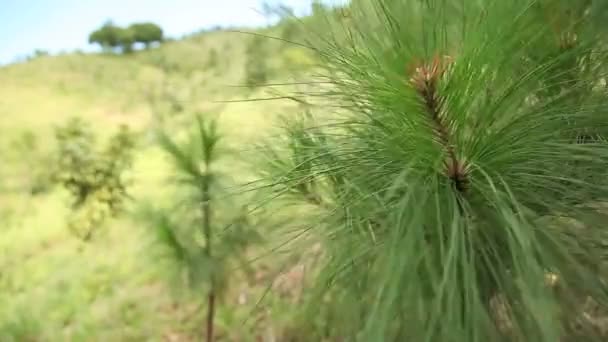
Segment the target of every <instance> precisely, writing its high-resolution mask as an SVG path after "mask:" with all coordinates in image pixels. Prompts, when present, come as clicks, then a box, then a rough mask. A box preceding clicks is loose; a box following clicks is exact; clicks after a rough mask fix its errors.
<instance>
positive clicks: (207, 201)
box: [201, 164, 215, 342]
mask: <svg viewBox="0 0 608 342" xmlns="http://www.w3.org/2000/svg"><path fill="white" fill-rule="evenodd" d="M205 172H206V174H205V176H204V177H203V179H202V184H201V190H202V193H203V203H202V211H203V234H204V235H205V253H206V254H207V257H208V258H209V259H211V257H212V253H211V251H212V250H211V242H212V241H211V194H210V189H209V188H210V184H209V183H210V179H209V164H206V170H205ZM214 272H215V270H214V269H213V268H212V269H211V276H210V278H211V282H210V289H209V294H208V303H207V330H206V333H207V342H213V326H214V324H213V323H214V318H215V274H214Z"/></svg>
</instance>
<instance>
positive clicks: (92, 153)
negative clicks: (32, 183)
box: [55, 117, 135, 240]
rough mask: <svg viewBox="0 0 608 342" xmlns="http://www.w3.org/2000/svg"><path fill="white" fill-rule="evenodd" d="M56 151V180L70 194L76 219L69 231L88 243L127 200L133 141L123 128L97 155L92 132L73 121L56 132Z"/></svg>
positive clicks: (79, 121) (82, 123) (77, 120)
mask: <svg viewBox="0 0 608 342" xmlns="http://www.w3.org/2000/svg"><path fill="white" fill-rule="evenodd" d="M56 137H57V140H58V145H59V150H58V156H57V161H56V163H55V167H56V170H55V173H56V175H55V179H56V181H57V182H58V183H59V184H61V185H62V186H63V187H65V189H66V190H67V191H68V192H69V193H70V195H71V197H72V210H74V211H75V214H76V215H75V217H74V219H73V221H72V222H70V228H71V229H72V230H73V231H74V232H75V233H77V235H79V236H81V237H82V238H83V239H84V240H89V239H90V238H91V237H92V234H93V233H94V230H95V229H96V228H99V227H100V226H101V225H102V224H103V221H104V220H105V219H106V218H107V217H112V216H115V215H116V214H117V213H118V212H119V211H120V210H121V209H122V208H123V206H124V204H123V202H124V201H125V199H126V198H127V197H128V194H127V184H126V183H125V179H124V176H123V174H124V173H125V171H126V170H127V169H128V168H129V167H130V166H131V163H132V150H133V148H134V144H135V141H134V137H133V136H132V134H131V132H129V130H128V128H127V127H126V126H121V127H120V130H119V131H118V132H117V133H116V134H115V135H113V136H112V137H111V138H110V140H109V141H108V143H107V146H106V147H105V148H104V149H103V150H102V151H97V150H96V146H95V136H94V133H93V132H92V130H91V128H90V127H89V126H88V125H86V124H85V123H84V122H83V121H82V120H81V119H79V118H77V117H76V118H73V119H72V120H70V121H69V122H68V123H66V124H65V126H62V127H58V128H57V131H56Z"/></svg>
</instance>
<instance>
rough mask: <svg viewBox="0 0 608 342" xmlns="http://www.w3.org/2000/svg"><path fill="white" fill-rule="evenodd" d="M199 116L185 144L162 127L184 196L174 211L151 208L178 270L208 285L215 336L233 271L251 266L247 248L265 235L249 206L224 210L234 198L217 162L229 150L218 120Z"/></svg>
mask: <svg viewBox="0 0 608 342" xmlns="http://www.w3.org/2000/svg"><path fill="white" fill-rule="evenodd" d="M196 119H197V122H196V125H195V127H194V129H192V130H191V131H190V132H189V133H190V134H189V140H188V141H187V142H186V143H185V144H179V143H177V142H176V140H174V139H172V138H171V137H169V136H168V135H167V134H166V133H164V132H160V134H159V141H160V143H161V146H162V147H163V149H164V151H165V152H166V153H167V154H168V155H169V156H170V157H171V159H172V162H173V164H174V166H175V169H176V171H177V177H176V179H175V180H176V184H177V185H178V186H179V190H180V195H181V196H183V200H180V201H179V206H178V207H176V208H175V209H174V210H173V215H170V214H168V213H167V212H166V211H165V210H163V209H160V208H153V209H151V210H150V209H149V210H148V212H149V213H150V214H149V216H150V217H152V218H154V224H155V227H156V229H157V233H158V239H159V242H160V243H161V244H162V245H164V246H166V247H167V250H168V251H169V253H170V254H169V255H170V256H171V259H173V260H174V261H175V262H176V264H177V266H178V268H177V269H178V270H179V273H180V274H178V275H180V276H181V275H182V273H181V272H184V273H185V275H186V278H185V279H186V280H187V281H188V284H189V285H190V286H191V287H193V288H194V289H195V290H197V291H198V290H200V288H201V286H205V287H206V288H207V290H208V296H207V299H208V301H207V305H208V313H207V326H206V330H205V331H206V334H207V340H208V341H212V340H213V328H214V323H213V321H214V316H215V310H216V309H215V305H216V302H218V301H222V299H223V295H224V293H225V291H226V290H227V289H228V285H229V276H230V275H231V274H230V271H231V270H232V269H234V268H237V267H238V268H243V269H244V270H247V269H248V267H247V266H248V265H247V263H246V260H245V258H244V253H245V252H246V250H247V248H248V247H249V246H250V245H251V244H254V243H258V242H261V237H260V236H259V235H258V233H257V232H256V231H255V230H254V229H253V228H254V227H252V225H251V223H250V221H249V219H248V211H247V208H246V207H245V208H243V210H242V211H241V212H240V213H239V212H237V213H230V214H228V215H226V214H224V215H222V209H224V210H226V209H228V210H230V202H229V199H228V198H227V197H226V194H225V193H223V192H224V191H223V189H224V188H225V186H223V185H222V183H223V178H225V177H223V175H222V174H221V173H220V172H219V171H218V170H217V169H216V168H215V165H216V162H217V161H218V159H220V157H221V156H222V154H224V153H225V152H226V150H221V149H220V147H221V146H220V141H221V138H222V136H221V134H220V132H219V131H218V129H217V124H216V122H215V121H213V120H210V121H204V120H203V119H202V117H201V116H200V115H198V116H197V117H196Z"/></svg>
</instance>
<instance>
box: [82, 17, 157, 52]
mask: <svg viewBox="0 0 608 342" xmlns="http://www.w3.org/2000/svg"><path fill="white" fill-rule="evenodd" d="M162 40H163V31H162V29H161V28H160V27H159V26H158V25H156V24H154V23H135V24H132V25H130V26H129V27H127V28H123V27H119V26H116V25H114V24H113V23H112V22H111V21H109V22H106V23H105V24H104V25H103V26H102V27H101V28H100V29H97V30H95V31H93V32H91V34H90V35H89V43H90V44H93V43H94V44H99V45H100V46H101V47H102V48H104V49H106V50H111V49H114V48H117V47H120V48H121V49H122V52H123V53H130V52H132V51H133V44H135V43H136V42H137V43H143V44H145V45H146V48H147V47H149V46H150V44H152V43H154V42H161V41H162Z"/></svg>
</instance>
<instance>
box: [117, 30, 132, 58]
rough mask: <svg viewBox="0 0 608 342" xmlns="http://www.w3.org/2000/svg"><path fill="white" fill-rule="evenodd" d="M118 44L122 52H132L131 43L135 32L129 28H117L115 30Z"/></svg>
mask: <svg viewBox="0 0 608 342" xmlns="http://www.w3.org/2000/svg"><path fill="white" fill-rule="evenodd" d="M117 34H118V44H119V45H120V47H121V49H122V52H123V53H131V52H133V44H135V39H136V38H135V37H136V36H135V34H136V33H135V32H134V31H133V30H132V29H130V28H119V29H118V30H117Z"/></svg>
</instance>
